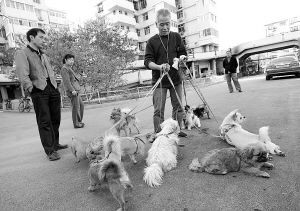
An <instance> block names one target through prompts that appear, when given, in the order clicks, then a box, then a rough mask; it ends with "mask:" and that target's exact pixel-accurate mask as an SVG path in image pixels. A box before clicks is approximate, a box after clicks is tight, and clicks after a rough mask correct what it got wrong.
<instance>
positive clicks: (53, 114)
mask: <svg viewBox="0 0 300 211" xmlns="http://www.w3.org/2000/svg"><path fill="white" fill-rule="evenodd" d="M26 37H27V40H28V42H29V44H28V45H27V47H25V48H24V49H22V50H19V51H18V52H17V53H16V57H15V61H16V72H17V75H18V77H19V80H20V82H21V83H22V85H23V87H24V89H25V92H26V93H27V94H29V95H30V96H31V99H32V102H33V106H34V110H35V114H36V121H37V125H38V129H39V134H40V138H41V142H42V145H43V148H44V151H45V153H46V155H47V157H48V159H49V160H50V161H54V160H58V159H60V156H59V154H58V153H57V150H60V149H65V148H67V147H68V146H67V145H61V144H59V125H60V120H61V107H60V103H61V99H60V93H59V91H58V89H57V84H56V81H55V76H54V71H53V69H52V67H51V65H50V62H49V59H48V58H47V56H46V55H45V54H44V52H43V51H42V49H43V47H44V46H45V43H46V42H45V41H46V40H45V31H43V30H42V29H39V28H33V29H30V30H29V31H28V32H27V34H26Z"/></svg>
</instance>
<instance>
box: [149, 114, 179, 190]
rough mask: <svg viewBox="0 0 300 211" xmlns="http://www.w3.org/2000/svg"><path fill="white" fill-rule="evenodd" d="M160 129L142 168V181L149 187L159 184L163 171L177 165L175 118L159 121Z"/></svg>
mask: <svg viewBox="0 0 300 211" xmlns="http://www.w3.org/2000/svg"><path fill="white" fill-rule="evenodd" d="M161 128H162V130H161V131H160V132H159V133H157V134H156V138H155V140H154V142H153V144H152V146H151V148H150V150H149V151H148V157H147V159H146V163H147V167H146V168H145V170H144V177H143V179H144V181H145V182H146V184H148V185H149V186H150V187H156V186H159V185H161V183H162V177H163V175H164V172H168V171H170V170H172V169H174V168H175V167H176V166H177V144H178V141H179V139H178V133H179V131H180V128H179V124H178V122H177V121H176V120H173V119H171V118H170V119H167V120H165V121H164V122H163V123H161Z"/></svg>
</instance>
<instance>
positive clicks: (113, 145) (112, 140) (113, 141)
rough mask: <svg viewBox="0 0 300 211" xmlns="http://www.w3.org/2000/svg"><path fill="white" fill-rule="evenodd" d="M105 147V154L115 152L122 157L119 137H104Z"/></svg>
mask: <svg viewBox="0 0 300 211" xmlns="http://www.w3.org/2000/svg"><path fill="white" fill-rule="evenodd" d="M103 146H104V150H105V153H110V152H114V153H116V154H119V155H121V145H120V141H119V137H118V136H115V135H107V136H105V137H104V140H103Z"/></svg>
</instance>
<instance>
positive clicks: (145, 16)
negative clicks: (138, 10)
mask: <svg viewBox="0 0 300 211" xmlns="http://www.w3.org/2000/svg"><path fill="white" fill-rule="evenodd" d="M146 20H148V12H145V13H144V14H143V21H146Z"/></svg>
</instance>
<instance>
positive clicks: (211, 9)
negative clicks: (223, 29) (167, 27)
mask: <svg viewBox="0 0 300 211" xmlns="http://www.w3.org/2000/svg"><path fill="white" fill-rule="evenodd" d="M175 2H176V7H177V19H178V31H179V33H180V34H181V36H182V39H183V41H184V43H185V44H186V47H187V49H188V50H189V51H190V53H192V54H193V55H194V54H199V53H205V52H214V51H217V50H218V49H219V33H218V25H217V16H216V2H215V0H176V1H175Z"/></svg>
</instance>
